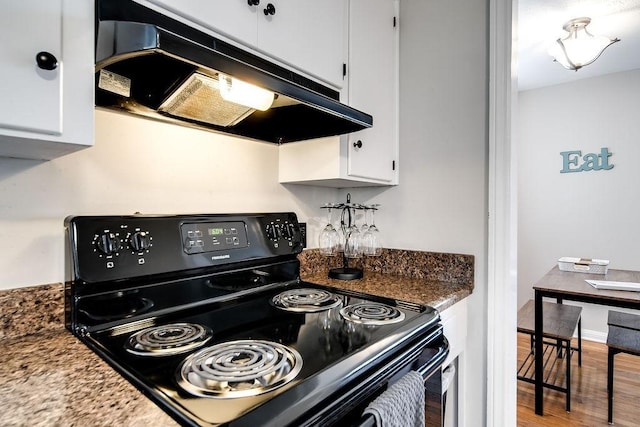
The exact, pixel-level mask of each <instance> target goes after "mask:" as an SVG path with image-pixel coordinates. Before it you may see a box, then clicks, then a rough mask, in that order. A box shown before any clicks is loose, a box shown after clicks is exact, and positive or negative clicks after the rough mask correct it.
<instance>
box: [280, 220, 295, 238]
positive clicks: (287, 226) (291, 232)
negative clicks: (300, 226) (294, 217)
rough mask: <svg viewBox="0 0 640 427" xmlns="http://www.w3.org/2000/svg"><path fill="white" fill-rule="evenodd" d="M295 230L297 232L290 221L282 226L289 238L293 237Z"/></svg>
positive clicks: (283, 231)
mask: <svg viewBox="0 0 640 427" xmlns="http://www.w3.org/2000/svg"><path fill="white" fill-rule="evenodd" d="M295 232H296V229H295V227H294V226H293V224H291V223H290V222H287V223H286V224H285V225H284V226H283V227H282V235H283V236H284V237H285V238H287V239H292V238H293V236H294V235H295Z"/></svg>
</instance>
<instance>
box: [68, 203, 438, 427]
mask: <svg viewBox="0 0 640 427" xmlns="http://www.w3.org/2000/svg"><path fill="white" fill-rule="evenodd" d="M65 228H66V230H67V239H66V240H67V245H66V246H67V250H66V256H67V281H66V286H65V312H66V325H67V327H68V328H69V330H70V331H71V332H72V333H74V334H75V335H76V336H78V337H79V338H80V339H81V340H82V341H83V342H84V343H85V344H86V345H88V346H89V347H90V348H92V349H93V350H94V351H95V352H96V353H97V354H98V355H100V356H101V357H102V358H103V359H104V360H106V361H107V362H108V363H109V364H110V365H111V366H112V367H113V368H114V369H115V370H116V371H118V372H119V373H120V374H121V375H123V376H124V377H125V378H126V379H127V380H129V381H130V382H131V383H133V384H134V385H135V386H136V387H137V388H138V389H140V390H141V391H142V392H143V393H144V394H145V395H147V396H148V397H149V398H151V399H152V400H153V401H154V402H156V403H157V404H158V405H159V406H160V407H161V408H162V409H163V410H165V411H166V412H167V413H168V414H169V415H171V416H172V417H173V418H174V419H175V420H176V421H178V422H179V423H181V424H183V425H201V426H218V425H228V426H257V425H273V426H286V425H333V424H335V425H360V424H362V423H363V419H362V418H361V414H362V410H363V409H364V407H365V406H366V404H368V403H369V402H370V401H371V400H373V398H374V397H376V396H378V395H379V394H380V393H381V392H383V391H384V390H385V389H386V388H387V387H388V386H389V385H390V384H392V383H393V382H394V381H395V380H397V378H399V377H400V376H401V375H403V374H404V373H406V372H408V371H409V370H418V371H419V372H420V373H422V374H423V376H424V377H425V378H427V377H429V376H430V375H431V374H432V373H433V372H435V371H437V370H438V369H439V367H440V365H441V363H442V362H443V361H444V358H445V357H446V355H447V353H448V345H447V343H446V339H445V338H444V336H443V334H442V327H441V325H440V324H439V315H438V313H437V311H436V310H434V309H433V308H430V307H427V306H423V305H419V304H413V303H408V302H403V301H396V300H391V299H386V298H380V297H376V296H372V295H366V294H360V293H354V292H347V291H344V290H339V289H335V288H330V287H326V286H320V285H317V284H313V283H307V282H304V281H302V280H300V277H299V270H300V265H299V261H298V259H297V257H296V255H297V254H298V253H300V252H301V251H302V236H301V233H300V227H299V224H298V221H297V218H296V215H295V214H293V213H269V214H237V215H236V214H225V215H173V216H143V215H135V216H102V217H96V216H92V217H87V216H85V217H82V216H78V217H69V218H67V219H66V220H65ZM367 421H368V420H367Z"/></svg>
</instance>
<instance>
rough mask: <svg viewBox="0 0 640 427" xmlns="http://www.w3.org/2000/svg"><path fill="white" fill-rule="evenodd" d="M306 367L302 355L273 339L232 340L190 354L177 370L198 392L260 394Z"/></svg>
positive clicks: (232, 395)
mask: <svg viewBox="0 0 640 427" xmlns="http://www.w3.org/2000/svg"><path fill="white" fill-rule="evenodd" d="M301 369H302V357H301V356H300V354H299V353H298V352H297V351H296V350H294V349H292V348H289V347H286V346H284V345H281V344H278V343H276V342H272V341H261V340H240V341H229V342H225V343H221V344H217V345H214V346H211V347H207V348H203V349H201V350H199V351H198V352H196V353H194V354H192V355H190V356H189V357H187V358H186V359H185V360H184V362H182V365H181V366H180V367H179V368H178V372H177V373H176V376H177V380H178V384H179V385H180V386H181V387H182V388H183V389H184V390H186V391H188V392H189V393H191V394H193V395H196V396H203V397H212V398H223V399H226V398H236V397H247V396H256V395H259V394H262V393H266V392H268V391H272V390H274V389H276V388H278V387H281V386H283V385H285V384H287V383H288V382H289V381H291V380H293V379H294V378H295V377H296V376H297V375H298V373H299V372H300V370H301Z"/></svg>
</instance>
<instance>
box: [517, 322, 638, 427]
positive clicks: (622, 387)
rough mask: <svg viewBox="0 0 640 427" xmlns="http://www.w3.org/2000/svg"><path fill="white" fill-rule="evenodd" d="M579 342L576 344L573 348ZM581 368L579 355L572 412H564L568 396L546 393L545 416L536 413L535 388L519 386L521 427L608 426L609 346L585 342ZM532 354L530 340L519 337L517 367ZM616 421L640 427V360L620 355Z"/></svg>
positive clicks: (621, 425) (574, 370)
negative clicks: (528, 354) (530, 352)
mask: <svg viewBox="0 0 640 427" xmlns="http://www.w3.org/2000/svg"><path fill="white" fill-rule="evenodd" d="M575 343H576V340H574V344H575ZM582 346H583V349H582V366H581V367H579V366H578V358H577V355H576V356H575V357H573V359H572V363H571V369H572V371H571V379H572V381H571V383H572V384H571V393H572V394H571V412H566V411H565V394H564V393H560V392H557V391H554V390H550V389H545V390H544V415H543V416H538V415H536V414H535V412H534V401H535V398H534V386H533V384H529V383H526V382H524V381H517V383H518V410H517V417H518V426H519V427H530V426H531V427H533V426H536V427H538V426H566V425H571V426H585V427H586V426H606V425H608V423H607V346H606V344H602V343H596V342H593V341H587V340H583V341H582ZM528 351H529V336H528V335H524V334H518V366H519V365H520V362H521V361H522V360H524V358H525V357H526V355H527V353H528ZM613 421H614V425H615V426H618V427H632V426H633V427H636V426H639V425H640V357H638V356H631V355H628V354H622V353H620V354H617V355H616V358H615V372H614V399H613Z"/></svg>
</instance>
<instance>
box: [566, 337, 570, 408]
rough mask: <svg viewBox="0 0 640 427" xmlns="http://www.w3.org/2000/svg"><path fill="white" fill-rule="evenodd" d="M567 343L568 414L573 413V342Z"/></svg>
mask: <svg viewBox="0 0 640 427" xmlns="http://www.w3.org/2000/svg"><path fill="white" fill-rule="evenodd" d="M565 343H566V350H565V352H566V355H567V357H566V359H567V360H566V362H567V405H566V407H567V412H571V340H568V341H565Z"/></svg>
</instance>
